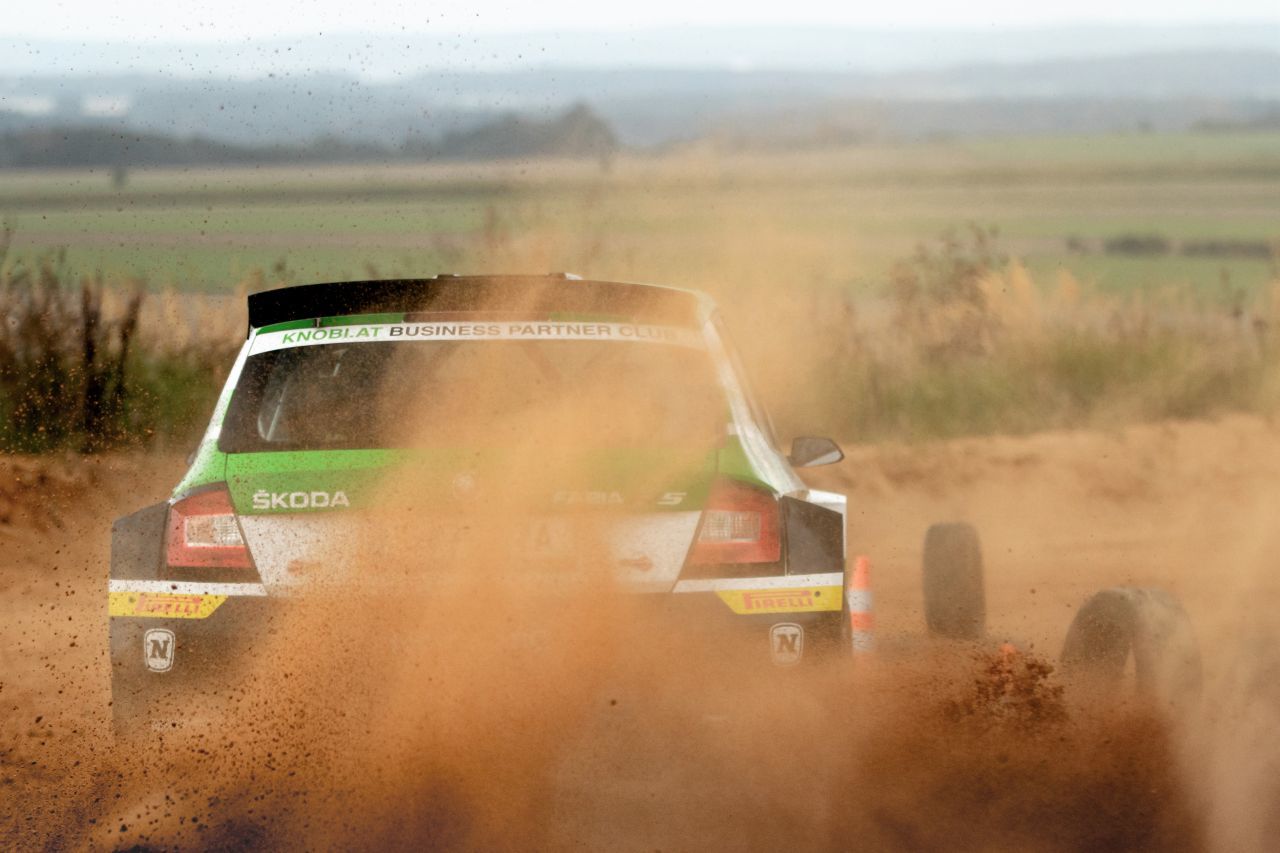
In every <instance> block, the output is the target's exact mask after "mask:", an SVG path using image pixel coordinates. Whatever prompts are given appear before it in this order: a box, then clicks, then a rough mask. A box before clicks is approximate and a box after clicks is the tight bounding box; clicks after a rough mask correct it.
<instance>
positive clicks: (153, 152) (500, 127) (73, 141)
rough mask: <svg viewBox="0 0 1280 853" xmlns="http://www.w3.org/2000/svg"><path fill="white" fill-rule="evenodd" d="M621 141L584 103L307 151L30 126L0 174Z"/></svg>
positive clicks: (587, 150)
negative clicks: (433, 136)
mask: <svg viewBox="0 0 1280 853" xmlns="http://www.w3.org/2000/svg"><path fill="white" fill-rule="evenodd" d="M617 147H618V142H617V138H616V137H615V136H614V134H613V131H612V130H610V128H609V125H608V124H606V123H605V122H604V121H603V120H602V119H601V118H600V117H599V116H597V115H596V114H595V113H593V112H592V111H591V110H590V108H588V107H587V106H585V105H581V104H579V105H576V106H574V107H573V108H571V109H569V110H568V111H567V112H565V113H564V114H562V115H559V116H555V117H553V118H552V119H550V120H548V121H535V120H531V119H528V118H521V117H518V116H508V117H504V118H502V119H499V120H497V121H493V122H489V123H485V124H482V125H479V126H477V127H475V128H473V129H471V130H469V131H466V132H464V133H455V134H449V135H446V136H445V138H444V139H443V140H442V141H440V142H437V143H416V144H405V145H399V146H382V145H376V144H373V143H367V142H366V143H351V142H346V141H343V140H339V139H334V138H331V137H325V138H321V139H317V140H314V141H312V142H310V143H308V144H306V145H293V146H287V145H271V146H246V145H237V144H234V143H227V142H218V141H215V140H211V139H207V138H204V137H198V136H197V137H175V136H165V135H163V134H156V133H140V132H137V131H133V130H127V129H119V128H110V127H94V126H89V127H84V126H79V127H58V128H47V129H42V128H36V129H32V128H28V129H23V130H11V131H9V132H0V168H5V167H8V168H83V167H105V168H128V167H135V166H219V165H233V164H252V163H263V164H267V163H301V162H326V163H339V162H372V161H381V160H406V159H452V160H469V159H484V160H489V159H500V158H518V157H568V158H591V159H604V158H607V157H608V156H610V155H611V154H613V152H614V151H615V150H616V149H617Z"/></svg>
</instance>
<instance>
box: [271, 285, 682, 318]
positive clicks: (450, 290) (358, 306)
mask: <svg viewBox="0 0 1280 853" xmlns="http://www.w3.org/2000/svg"><path fill="white" fill-rule="evenodd" d="M705 300H706V297H705V296H704V295H702V294H700V293H698V292H697V291H693V290H681V289H679V288H674V287H665V286H661V285H652V284H633V283H626V282H613V281H593V280H586V279H581V278H578V277H577V276H574V275H571V274H568V273H552V274H549V275H437V276H434V277H433V278H398V279H382V280H372V281H338V282H326V283H323V284H301V285H296V286H293V287H281V288H276V289H275V290H265V291H262V292H261V293H254V294H250V296H249V326H250V328H251V329H260V328H262V327H263V326H270V325H274V324H276V323H283V322H288V321H292V320H304V319H312V318H320V317H339V316H344V315H350V314H383V313H415V312H477V311H494V312H512V311H519V312H522V313H524V312H527V313H529V314H530V315H539V314H565V313H570V314H582V315H612V316H625V317H628V318H631V319H635V320H643V321H647V322H661V323H670V324H675V325H696V324H698V323H699V322H700V319H701V316H702V313H703V308H704V306H705V304H706V302H705Z"/></svg>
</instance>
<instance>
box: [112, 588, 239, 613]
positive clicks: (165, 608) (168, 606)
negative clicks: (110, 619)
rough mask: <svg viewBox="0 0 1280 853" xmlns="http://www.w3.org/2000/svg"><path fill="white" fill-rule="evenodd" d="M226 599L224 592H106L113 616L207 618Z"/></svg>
mask: <svg viewBox="0 0 1280 853" xmlns="http://www.w3.org/2000/svg"><path fill="white" fill-rule="evenodd" d="M226 600H227V596H225V595H186V594H183V593H172V592H109V593H107V613H108V614H109V615H111V616H142V617H151V618H155V619H204V618H206V617H208V616H209V614H211V613H213V611H215V610H217V609H218V608H219V607H220V606H221V605H222V602H224V601H226Z"/></svg>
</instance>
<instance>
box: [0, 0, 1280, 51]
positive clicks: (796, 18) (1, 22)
mask: <svg viewBox="0 0 1280 853" xmlns="http://www.w3.org/2000/svg"><path fill="white" fill-rule="evenodd" d="M5 5H6V7H7V8H5V11H4V14H3V15H0V36H11V37H12V36H32V37H37V38H57V39H85V40H93V41H96V40H126V39H127V40H163V41H205V40H217V41H222V40H232V39H239V38H244V37H272V36H290V35H315V34H318V33H322V32H323V33H326V34H332V33H336V32H369V33H393V32H407V33H424V34H425V33H459V32H485V33H494V32H520V31H524V32H529V31H555V30H583V29H632V28H640V27H645V28H648V27H669V26H684V25H725V26H762V25H779V24H792V25H813V24H817V25H827V26H842V27H907V26H911V27H968V28H987V27H1004V26H1035V25H1044V24H1058V23H1081V22H1093V23H1106V22H1114V23H1148V24H1194V23H1197V22H1209V21H1249V20H1272V21H1274V20H1277V19H1280V0H1214V1H1213V2H1206V0H1130V2H1123V3H1121V2H1116V1H1115V0H1072V2H1039V0H963V2H962V0H843V2H841V0H826V2H823V0H784V2H771V3H743V2H741V0H737V2H726V0H698V2H690V0H639V2H621V3H619V2H609V0H603V2H601V0H596V2H574V0H524V2H512V0H468V2H454V0H443V2H439V0H436V2H399V0H363V2H360V1H359V0H357V2H352V0H306V2H274V0H209V2H187V1H186V0H44V2H39V0H34V1H32V0H27V2H21V1H20V0H15V2H11V3H7V4H5ZM1277 47H1278V48H1280V45H1277Z"/></svg>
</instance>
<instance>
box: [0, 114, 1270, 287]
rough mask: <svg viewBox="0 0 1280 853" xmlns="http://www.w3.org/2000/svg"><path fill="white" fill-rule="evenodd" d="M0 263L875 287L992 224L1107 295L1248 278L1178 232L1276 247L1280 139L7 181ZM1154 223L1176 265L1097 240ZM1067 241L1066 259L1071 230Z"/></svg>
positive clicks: (1236, 264) (225, 272)
mask: <svg viewBox="0 0 1280 853" xmlns="http://www.w3.org/2000/svg"><path fill="white" fill-rule="evenodd" d="M0 219H3V220H4V221H5V222H6V223H7V224H8V225H9V226H10V227H11V228H12V229H13V235H12V238H11V239H12V245H11V251H10V253H9V256H8V258H7V260H6V263H7V264H9V265H12V264H14V263H19V262H24V261H29V260H30V259H31V258H32V257H34V256H36V255H40V254H42V253H49V252H53V251H55V250H65V256H64V259H63V261H62V263H63V264H64V267H63V268H64V270H65V271H66V272H67V273H68V274H71V275H73V276H74V275H79V274H87V273H93V272H96V271H101V272H103V273H105V274H106V275H107V276H108V277H110V278H122V277H137V278H144V279H146V280H147V281H149V282H150V283H151V284H152V286H155V287H168V286H174V287H177V288H178V289H181V290H193V291H203V292H228V291H230V290H231V289H233V288H235V287H236V286H237V285H238V284H239V283H240V282H241V281H243V280H244V279H245V278H246V277H247V276H249V275H250V274H251V273H252V272H253V271H254V270H262V271H265V273H266V276H267V278H268V279H269V280H285V281H294V282H296V281H306V280H328V279H339V278H348V277H364V276H366V275H369V274H378V275H431V274H434V273H436V272H476V271H517V270H521V271H526V270H527V271H537V270H566V269H567V270H572V271H574V272H579V273H582V274H585V275H591V276H598V277H612V278H623V279H640V280H658V281H667V282H670V283H675V284H685V285H692V286H700V287H704V288H708V289H710V290H713V291H720V292H724V290H725V289H727V288H733V287H739V286H742V285H744V284H761V285H776V284H777V283H779V282H787V281H795V280H797V279H800V280H804V281H806V282H817V283H819V284H822V285H830V286H834V287H842V288H850V289H854V290H871V289H875V288H878V287H880V286H881V285H882V283H883V281H884V279H885V276H886V272H887V270H888V269H889V267H890V266H891V264H892V263H893V262H894V260H896V259H899V258H902V257H904V256H907V255H909V254H910V253H911V251H912V249H913V247H914V246H915V245H916V244H917V243H919V242H920V241H925V240H931V239H933V238H934V237H936V236H937V235H938V234H939V233H940V232H942V231H944V230H945V229H947V228H950V227H954V226H957V225H963V224H965V223H970V222H972V223H975V224H978V225H982V226H992V227H995V228H996V229H998V232H999V234H1000V241H999V246H1000V248H1001V249H1002V250H1003V251H1004V252H1006V253H1008V254H1009V255H1012V256H1015V257H1017V258H1019V259H1020V260H1022V261H1023V262H1024V263H1025V264H1026V266H1027V268H1028V269H1029V270H1030V271H1031V272H1032V274H1033V276H1034V278H1035V279H1036V280H1037V281H1038V282H1041V283H1043V284H1052V283H1053V281H1054V280H1055V279H1056V278H1057V274H1058V273H1059V271H1063V270H1065V271H1068V272H1070V273H1071V274H1072V275H1073V276H1074V277H1075V278H1076V279H1078V280H1079V281H1081V282H1083V283H1085V284H1086V285H1093V286H1095V287H1096V289H1097V290H1099V291H1102V292H1129V291H1133V290H1136V289H1150V288H1159V287H1165V286H1169V285H1182V286H1187V287H1190V288H1191V289H1193V290H1195V291H1199V292H1203V293H1207V294H1210V295H1212V294H1216V293H1219V292H1226V291H1237V290H1243V291H1246V292H1248V291H1254V290H1257V289H1259V288H1261V287H1263V286H1264V285H1266V284H1267V283H1269V282H1270V281H1273V280H1275V279H1276V278H1277V277H1278V276H1277V270H1276V260H1275V255H1274V253H1273V255H1272V257H1271V258H1270V259H1268V258H1266V257H1240V256H1231V255H1222V256H1211V257H1205V256H1194V257H1189V256H1185V255H1183V254H1182V253H1181V252H1180V246H1181V243H1182V242H1183V241H1206V240H1219V241H1248V242H1251V243H1253V244H1255V245H1256V244H1259V243H1264V242H1267V241H1272V242H1274V241H1277V240H1280V134H1266V133H1254V134H1195V135H1192V134H1187V135H1178V136H1159V135H1127V136H1114V137H1101V138H1053V139H1024V140H989V141H971V142H953V143H935V144H928V145H914V146H901V147H857V148H846V149H840V150H831V151H822V152H810V151H806V152H793V153H779V154H771V155H763V154H750V155H748V154H723V153H718V152H716V151H713V150H711V149H709V148H698V147H694V148H690V149H685V150H682V151H679V152H676V153H671V154H665V155H662V156H652V157H645V156H639V155H633V156H629V157H624V158H621V159H619V160H618V161H616V162H615V163H614V164H613V166H612V168H611V169H609V170H608V171H607V172H606V171H603V170H601V169H600V168H599V167H598V166H597V165H595V164H573V163H506V164H492V165H486V164H465V165H464V164H452V165H442V164H429V165H423V166H420V167H410V166H403V165H399V166H386V167H381V166H371V167H352V166H341V167H297V168H292V169H281V168H273V169H223V170H185V171H177V170H174V171H134V172H133V173H131V174H130V175H129V178H128V181H127V182H126V184H125V186H124V187H123V188H121V189H114V188H113V187H112V185H111V179H110V174H109V173H108V172H106V171H103V170H99V171H97V172H78V173H69V172H49V173H36V172H3V173H0ZM1127 234H1155V235H1159V236H1161V237H1164V238H1165V239H1166V240H1168V241H1169V242H1170V245H1171V251H1170V253H1168V254H1162V255H1153V256H1143V255H1117V254H1108V253H1106V252H1104V251H1103V247H1102V243H1103V242H1104V241H1105V240H1107V239H1110V238H1115V237H1118V236H1122V235H1127ZM1069 238H1075V245H1076V249H1077V250H1076V251H1074V252H1073V251H1070V250H1069V246H1068V239H1069Z"/></svg>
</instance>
